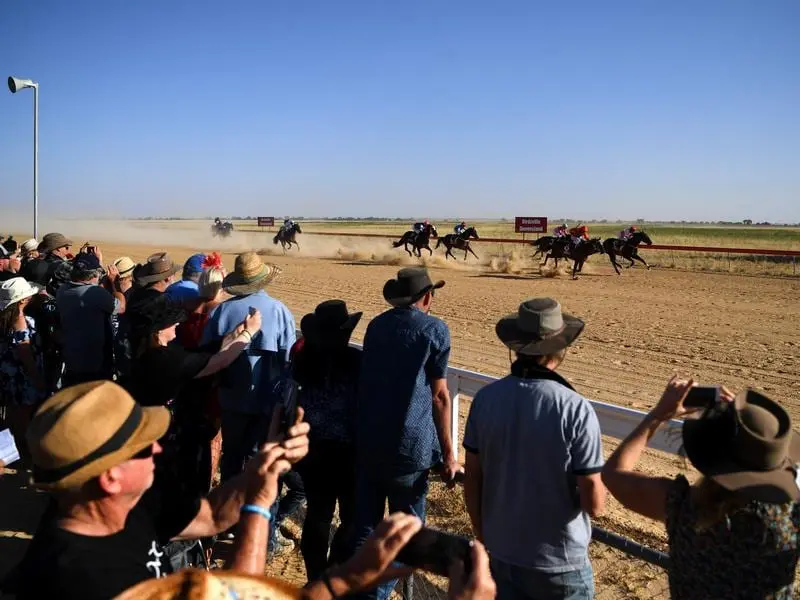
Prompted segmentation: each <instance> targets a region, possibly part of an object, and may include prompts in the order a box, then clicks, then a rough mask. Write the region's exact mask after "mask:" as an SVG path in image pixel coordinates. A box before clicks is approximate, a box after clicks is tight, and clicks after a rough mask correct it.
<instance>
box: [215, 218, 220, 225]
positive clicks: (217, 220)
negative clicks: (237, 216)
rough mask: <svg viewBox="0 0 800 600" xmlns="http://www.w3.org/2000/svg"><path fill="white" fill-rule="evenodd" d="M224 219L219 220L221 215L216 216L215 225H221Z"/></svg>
mask: <svg viewBox="0 0 800 600" xmlns="http://www.w3.org/2000/svg"><path fill="white" fill-rule="evenodd" d="M221 222H222V221H220V220H219V217H214V225H219V224H220V223H221Z"/></svg>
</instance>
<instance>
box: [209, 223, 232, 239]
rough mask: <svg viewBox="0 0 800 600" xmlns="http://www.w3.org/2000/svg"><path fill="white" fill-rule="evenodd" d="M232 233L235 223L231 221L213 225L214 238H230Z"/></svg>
mask: <svg viewBox="0 0 800 600" xmlns="http://www.w3.org/2000/svg"><path fill="white" fill-rule="evenodd" d="M232 231H233V223H231V222H230V221H225V222H224V223H222V222H217V223H212V225H211V235H212V236H214V237H216V236H219V237H224V238H226V237H228V236H230V234H231V232H232Z"/></svg>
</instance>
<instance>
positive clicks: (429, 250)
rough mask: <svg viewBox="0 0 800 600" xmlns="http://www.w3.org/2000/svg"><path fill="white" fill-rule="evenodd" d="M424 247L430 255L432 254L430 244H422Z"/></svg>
mask: <svg viewBox="0 0 800 600" xmlns="http://www.w3.org/2000/svg"><path fill="white" fill-rule="evenodd" d="M424 248H425V249H426V250H427V251H428V252H429V253H430V255H431V256H433V250H431V246H430V244H428V245H426V246H424Z"/></svg>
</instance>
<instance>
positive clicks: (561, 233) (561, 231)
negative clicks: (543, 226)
mask: <svg viewBox="0 0 800 600" xmlns="http://www.w3.org/2000/svg"><path fill="white" fill-rule="evenodd" d="M568 232H569V227H568V226H567V224H566V223H562V224H561V225H559V226H558V227H556V228H555V229H554V230H553V237H554V238H556V239H561V238H565V237H567V235H568Z"/></svg>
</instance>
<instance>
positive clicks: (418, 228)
mask: <svg viewBox="0 0 800 600" xmlns="http://www.w3.org/2000/svg"><path fill="white" fill-rule="evenodd" d="M428 225H430V221H428V219H425V220H424V221H419V222H417V223H414V233H415V234H416V235H419V234H420V233H422V232H423V231H425V228H426V227H427V226H428Z"/></svg>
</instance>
